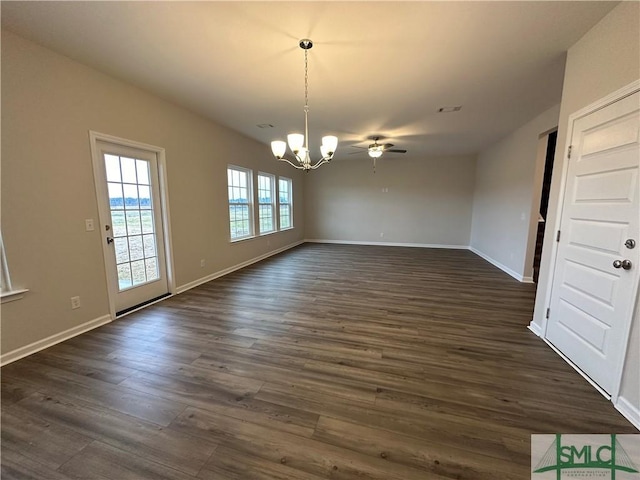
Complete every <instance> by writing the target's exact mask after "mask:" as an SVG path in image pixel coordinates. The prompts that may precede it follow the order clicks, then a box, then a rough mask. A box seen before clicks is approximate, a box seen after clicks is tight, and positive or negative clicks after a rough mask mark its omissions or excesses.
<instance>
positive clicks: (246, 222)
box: [227, 166, 253, 240]
mask: <svg viewBox="0 0 640 480" xmlns="http://www.w3.org/2000/svg"><path fill="white" fill-rule="evenodd" d="M251 177H252V173H251V170H247V169H246V168H240V167H232V166H229V167H228V168H227V180H228V186H229V227H230V231H231V240H240V239H243V238H248V237H251V236H252V235H253V209H252V201H251V200H252V198H253V193H252V192H253V189H252V187H251Z"/></svg>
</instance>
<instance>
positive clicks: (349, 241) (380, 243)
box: [304, 238, 469, 250]
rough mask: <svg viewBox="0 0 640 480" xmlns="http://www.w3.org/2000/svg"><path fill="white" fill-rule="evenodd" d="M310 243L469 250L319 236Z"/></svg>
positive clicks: (437, 245) (466, 246)
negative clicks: (327, 238) (328, 238)
mask: <svg viewBox="0 0 640 480" xmlns="http://www.w3.org/2000/svg"><path fill="white" fill-rule="evenodd" d="M304 241H305V242H308V243H337V244H341V245H370V246H380V247H416V248H450V249H457V250H469V246H468V245H441V244H437V243H394V242H363V241H359V240H324V239H318V238H306V239H305V240H304Z"/></svg>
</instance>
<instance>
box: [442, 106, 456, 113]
mask: <svg viewBox="0 0 640 480" xmlns="http://www.w3.org/2000/svg"><path fill="white" fill-rule="evenodd" d="M460 110H462V105H457V106H455V107H440V108H439V109H438V113H450V112H459V111H460Z"/></svg>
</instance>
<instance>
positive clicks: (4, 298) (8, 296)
mask: <svg viewBox="0 0 640 480" xmlns="http://www.w3.org/2000/svg"><path fill="white" fill-rule="evenodd" d="M28 291H29V289H28V288H21V289H18V290H10V291H8V292H2V293H1V294H0V299H1V300H0V301H1V303H7V302H13V301H15V300H20V299H21V298H23V297H24V294H25V293H27V292H28Z"/></svg>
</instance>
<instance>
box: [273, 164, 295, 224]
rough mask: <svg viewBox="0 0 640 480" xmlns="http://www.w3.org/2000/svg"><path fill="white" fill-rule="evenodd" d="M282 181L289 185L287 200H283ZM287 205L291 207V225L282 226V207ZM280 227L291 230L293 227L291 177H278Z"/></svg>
mask: <svg viewBox="0 0 640 480" xmlns="http://www.w3.org/2000/svg"><path fill="white" fill-rule="evenodd" d="M280 182H285V183H286V184H287V186H288V189H287V190H288V191H287V202H284V203H283V202H281V192H282V189H281V186H280ZM283 206H287V207H288V209H289V215H288V217H289V225H288V226H286V227H283V226H282V207H283ZM277 208H278V229H279V230H280V231H285V230H291V229H292V228H293V226H294V225H293V180H292V179H291V178H289V177H282V176H279V177H278V205H277Z"/></svg>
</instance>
